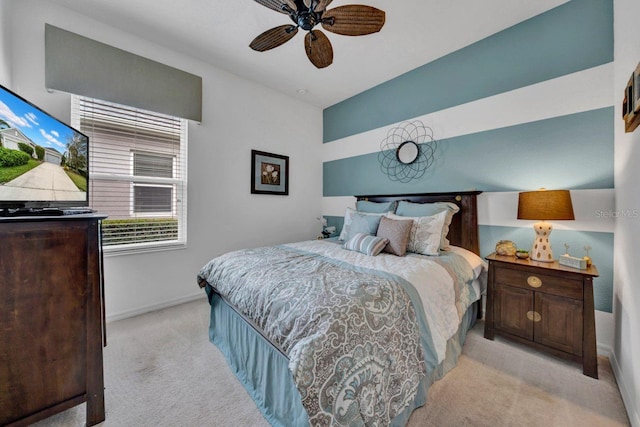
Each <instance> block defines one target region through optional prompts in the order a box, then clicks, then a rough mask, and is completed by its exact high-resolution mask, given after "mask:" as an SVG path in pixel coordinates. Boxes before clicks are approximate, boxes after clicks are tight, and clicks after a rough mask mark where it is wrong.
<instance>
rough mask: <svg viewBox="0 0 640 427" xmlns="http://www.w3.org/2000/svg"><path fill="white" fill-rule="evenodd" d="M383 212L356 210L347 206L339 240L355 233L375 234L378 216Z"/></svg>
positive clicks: (346, 238)
mask: <svg viewBox="0 0 640 427" xmlns="http://www.w3.org/2000/svg"><path fill="white" fill-rule="evenodd" d="M383 215H384V214H374V213H365V212H356V211H355V210H353V209H351V208H347V211H346V212H345V214H344V224H343V226H342V231H341V232H340V237H339V238H338V239H339V240H349V239H350V238H352V237H353V236H354V235H355V234H356V233H365V234H373V235H375V234H376V231H377V230H378V224H380V218H381V217H382V216H383Z"/></svg>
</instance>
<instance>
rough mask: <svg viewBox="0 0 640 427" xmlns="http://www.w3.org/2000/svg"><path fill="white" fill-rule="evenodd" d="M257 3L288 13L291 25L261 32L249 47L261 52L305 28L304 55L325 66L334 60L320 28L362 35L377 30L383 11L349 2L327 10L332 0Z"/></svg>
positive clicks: (264, 1)
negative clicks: (318, 26) (305, 53)
mask: <svg viewBox="0 0 640 427" xmlns="http://www.w3.org/2000/svg"><path fill="white" fill-rule="evenodd" d="M255 1H256V2H257V3H260V4H261V5H263V6H265V7H268V8H269V9H272V10H275V11H276V12H280V13H284V14H285V15H289V17H290V18H291V20H292V21H293V22H294V25H291V24H288V25H281V26H279V27H275V28H272V29H270V30H267V31H265V32H264V33H262V34H260V35H259V36H258V37H256V38H255V39H253V41H252V42H251V44H249V47H250V48H251V49H253V50H256V51H258V52H264V51H266V50H269V49H273V48H275V47H278V46H280V45H282V44H284V43H285V42H287V41H289V40H291V39H292V38H293V36H295V35H296V34H297V33H298V28H302V29H303V30H304V31H308V33H307V35H306V36H305V38H304V48H305V51H306V52H307V57H308V58H309V60H310V61H311V63H312V64H313V65H315V66H316V67H318V68H325V67H328V66H329V65H331V63H332V62H333V48H332V47H331V42H329V38H327V36H326V35H325V34H324V33H323V32H322V31H320V30H319V29H316V30H314V27H315V26H316V25H318V24H320V25H322V28H324V29H325V30H327V31H330V32H332V33H336V34H342V35H345V36H363V35H366V34H372V33H376V32H378V31H380V29H381V28H382V26H383V25H384V21H385V13H384V11H382V10H380V9H376V8H375V7H371V6H365V5H359V4H351V5H346V6H339V7H336V8H333V9H330V10H327V6H329V4H330V3H331V2H332V1H333V0H255Z"/></svg>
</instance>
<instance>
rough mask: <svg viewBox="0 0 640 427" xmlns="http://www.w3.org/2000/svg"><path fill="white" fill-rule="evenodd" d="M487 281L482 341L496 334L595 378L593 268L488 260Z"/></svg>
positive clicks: (504, 258) (491, 257)
mask: <svg viewBox="0 0 640 427" xmlns="http://www.w3.org/2000/svg"><path fill="white" fill-rule="evenodd" d="M487 260H488V261H489V281H488V288H487V307H486V317H485V329H484V337H485V338H487V339H490V340H493V338H494V335H496V334H498V335H501V336H504V337H507V338H510V339H513V340H516V341H518V342H521V343H524V344H527V345H530V346H532V347H535V348H537V349H539V350H543V351H546V352H549V353H551V354H554V355H555V356H559V357H562V358H565V359H569V360H574V361H577V362H580V363H582V369H583V373H584V374H585V375H588V376H590V377H593V378H598V360H597V352H596V329H595V318H594V304H593V278H594V277H598V270H597V269H596V267H595V266H591V267H589V268H588V269H586V270H579V269H577V268H571V267H565V266H563V265H560V264H558V261H554V262H538V261H531V260H529V259H525V260H521V259H518V258H516V257H515V256H501V255H496V254H495V253H493V254H491V255H489V256H488V257H487Z"/></svg>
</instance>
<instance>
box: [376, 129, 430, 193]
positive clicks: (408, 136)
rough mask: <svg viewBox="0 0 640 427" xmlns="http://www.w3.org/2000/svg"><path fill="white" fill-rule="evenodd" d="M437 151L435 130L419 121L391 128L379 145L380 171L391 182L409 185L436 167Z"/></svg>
mask: <svg viewBox="0 0 640 427" xmlns="http://www.w3.org/2000/svg"><path fill="white" fill-rule="evenodd" d="M436 148H437V143H436V140H435V139H433V130H432V129H431V128H430V127H427V126H425V125H424V124H423V123H422V122H421V121H420V120H413V121H411V122H402V123H400V124H399V125H398V126H397V127H394V128H391V129H389V132H387V136H386V138H385V139H383V140H382V142H381V143H380V151H379V152H378V161H379V162H380V169H381V170H382V172H384V173H385V174H386V175H387V176H388V177H389V179H390V180H392V181H400V182H402V183H407V182H409V181H412V180H414V179H418V178H421V177H422V176H423V175H424V173H425V171H426V170H427V169H428V168H429V167H430V166H431V165H433V163H434V161H435V152H436Z"/></svg>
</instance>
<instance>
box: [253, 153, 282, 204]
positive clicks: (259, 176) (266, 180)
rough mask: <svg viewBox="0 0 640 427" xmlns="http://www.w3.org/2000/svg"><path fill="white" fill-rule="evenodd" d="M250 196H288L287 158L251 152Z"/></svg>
mask: <svg viewBox="0 0 640 427" xmlns="http://www.w3.org/2000/svg"><path fill="white" fill-rule="evenodd" d="M251 194H275V195H280V196H287V195H289V156H281V155H279V154H272V153H265V152H264V151H258V150H251Z"/></svg>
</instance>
